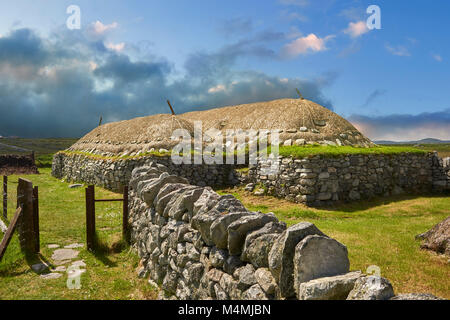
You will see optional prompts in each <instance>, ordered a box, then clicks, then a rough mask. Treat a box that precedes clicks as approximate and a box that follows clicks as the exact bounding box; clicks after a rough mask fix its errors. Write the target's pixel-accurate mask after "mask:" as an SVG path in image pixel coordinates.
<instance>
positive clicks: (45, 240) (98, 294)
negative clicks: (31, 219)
mask: <svg viewBox="0 0 450 320" xmlns="http://www.w3.org/2000/svg"><path fill="white" fill-rule="evenodd" d="M39 170H40V173H41V174H40V175H32V176H24V177H25V178H27V179H29V180H31V181H32V182H33V184H34V185H37V186H39V201H40V203H39V208H40V235H41V253H42V258H44V259H45V260H49V261H50V260H51V259H50V257H51V255H52V252H53V250H50V249H48V248H47V245H49V244H59V245H61V246H64V245H68V244H71V243H84V244H85V243H86V240H85V200H84V188H79V189H70V188H68V184H67V183H63V182H61V181H59V180H57V179H55V178H53V177H51V174H50V171H51V170H50V168H40V169H39ZM17 179H18V177H17V176H11V177H9V190H10V193H9V197H8V205H9V208H8V217H9V218H10V219H11V217H12V215H13V214H14V207H15V205H14V204H15V202H16V199H15V193H16V192H15V190H16V187H17ZM96 196H97V197H99V198H100V197H101V198H120V195H117V194H114V193H112V192H109V191H106V190H103V189H101V188H96ZM121 206H122V204H121V203H120V202H109V203H97V204H96V225H97V226H96V227H97V234H98V239H99V241H100V242H101V244H102V249H103V250H101V251H100V252H98V253H96V254H93V253H91V252H89V251H87V250H86V248H85V247H84V248H81V249H77V250H80V254H79V259H83V260H84V261H85V262H86V264H87V272H86V273H84V274H83V275H82V276H81V285H82V287H81V289H80V290H70V289H68V288H67V287H66V281H67V274H63V276H62V277H61V278H59V279H55V280H43V279H40V278H39V275H37V274H35V273H34V272H33V271H31V269H30V267H29V264H31V263H35V262H36V260H35V259H32V260H28V261H27V258H26V257H25V256H24V255H23V254H22V252H21V251H20V247H19V242H18V238H17V235H14V237H13V239H12V241H11V243H10V245H9V247H8V249H7V251H6V254H5V256H4V258H3V260H2V261H1V262H0V299H49V300H54V299H154V298H156V292H155V291H154V290H153V289H152V288H151V286H150V285H149V284H148V283H147V281H145V280H143V279H139V278H138V277H137V275H136V272H135V269H136V268H137V266H138V263H139V258H138V257H137V255H136V254H135V253H134V252H133V251H132V250H131V249H130V248H129V247H127V246H125V245H124V243H123V242H122V233H121V232H122V208H121ZM77 259H78V258H77Z"/></svg>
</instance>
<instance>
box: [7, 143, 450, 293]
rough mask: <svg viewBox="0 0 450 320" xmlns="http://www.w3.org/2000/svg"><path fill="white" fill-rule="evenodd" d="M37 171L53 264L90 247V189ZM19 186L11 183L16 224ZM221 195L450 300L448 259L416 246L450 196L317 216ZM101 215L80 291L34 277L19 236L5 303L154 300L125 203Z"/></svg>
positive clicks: (263, 200)
mask: <svg viewBox="0 0 450 320" xmlns="http://www.w3.org/2000/svg"><path fill="white" fill-rule="evenodd" d="M0 141H2V142H3V141H4V140H0ZM41 142H42V145H39V143H37V142H35V143H37V148H40V150H41V151H40V152H41V153H40V156H45V155H47V156H45V158H46V159H47V161H48V162H49V161H50V159H51V156H50V155H49V154H51V153H52V152H54V151H51V150H55V149H58V148H62V149H65V148H66V147H67V146H68V145H70V144H72V142H73V141H70V142H69V141H68V140H64V141H61V142H58V144H57V145H55V146H50V145H49V140H45V141H44V140H41ZM15 145H17V144H15ZM391 147H392V146H391ZM444 152H445V151H444ZM43 161H44V160H43ZM39 171H40V174H39V175H32V176H26V178H27V179H29V180H31V181H32V182H33V183H34V185H37V186H39V191H40V230H41V251H42V252H41V253H42V256H41V258H43V259H45V260H51V259H50V257H51V254H52V250H50V249H48V248H47V245H49V244H59V245H61V246H64V245H68V244H71V243H85V202H84V201H85V200H84V188H81V189H70V188H69V187H68V186H69V184H68V183H66V182H62V181H60V180H58V179H55V178H53V177H52V176H51V170H50V168H48V165H45V164H44V167H41V168H39ZM17 179H18V177H17V176H11V177H10V178H9V182H10V186H9V190H10V191H11V192H10V193H9V198H8V203H9V213H8V216H9V217H10V218H11V216H12V215H13V213H14V206H15V203H16V198H15V189H16V186H17ZM96 190H97V196H98V197H102V198H116V197H120V195H117V194H114V193H112V192H109V191H106V190H103V189H101V188H96ZM220 192H222V193H232V194H234V195H235V196H236V197H238V198H239V199H241V200H242V202H243V203H244V205H246V206H247V207H248V208H249V209H251V210H260V211H262V212H269V211H272V212H274V213H275V214H276V215H277V216H278V217H279V219H281V220H283V221H285V222H287V223H288V224H289V225H291V224H294V223H297V222H299V221H310V222H312V223H314V224H316V225H317V226H318V227H319V228H320V229H321V230H322V231H323V232H324V233H326V234H328V235H329V236H331V237H334V238H336V239H337V240H339V241H341V242H342V243H344V244H345V245H346V246H347V247H348V251H349V257H350V262H351V269H352V270H362V271H366V269H367V267H368V266H370V265H377V266H379V267H380V269H381V275H382V276H384V277H387V278H388V279H389V280H390V281H391V282H392V283H393V286H394V289H395V291H396V292H399V293H407V292H428V293H432V294H435V295H437V296H441V297H444V298H447V299H450V263H449V259H448V257H444V256H439V255H437V254H434V253H432V252H428V251H423V250H420V242H419V241H416V240H415V239H414V237H415V235H417V234H419V233H422V232H425V231H427V230H429V229H430V228H431V227H432V226H433V225H435V224H436V223H438V222H440V221H442V220H444V219H445V218H446V217H448V216H449V215H450V197H448V196H447V197H446V196H429V195H424V196H420V197H418V196H403V197H389V198H378V199H374V200H371V201H361V202H355V203H352V204H342V205H339V206H335V207H332V208H323V209H320V210H318V209H311V208H307V207H305V206H303V205H300V204H294V203H290V202H287V201H284V200H280V199H276V198H273V197H255V196H253V195H251V194H250V193H247V192H245V191H243V190H242V188H235V189H226V190H220ZM96 209H97V230H98V237H99V239H100V241H101V243H102V244H103V245H102V248H103V249H102V250H101V251H100V252H98V253H97V254H93V253H91V252H89V251H87V250H86V248H81V249H79V250H80V256H79V258H80V259H83V260H84V261H85V262H86V264H87V267H86V269H87V272H86V273H84V274H83V275H82V276H81V285H82V288H81V289H80V290H70V289H68V288H67V287H66V280H67V275H66V274H64V275H63V277H61V278H59V279H55V280H44V279H41V278H40V277H39V275H37V274H36V273H34V272H33V271H31V269H30V264H31V263H34V262H36V261H35V260H30V259H27V258H26V257H24V256H23V254H22V253H21V251H20V249H19V243H18V239H17V236H14V238H13V240H12V242H11V244H10V247H9V248H8V250H7V252H6V255H5V257H4V259H3V261H1V262H0V299H155V298H156V291H155V290H154V289H153V288H152V287H151V286H150V285H149V284H148V283H147V281H146V280H143V279H139V278H138V277H137V274H136V271H135V270H136V268H137V267H138V263H139V258H138V257H137V255H136V254H135V253H134V252H133V251H132V250H130V248H129V247H128V246H127V245H125V244H124V243H123V241H122V239H121V204H120V203H98V204H97V206H96Z"/></svg>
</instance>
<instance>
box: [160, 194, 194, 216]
mask: <svg viewBox="0 0 450 320" xmlns="http://www.w3.org/2000/svg"><path fill="white" fill-rule="evenodd" d="M202 193H203V188H196V189H191V190H187V191H184V192H183V193H182V194H180V195H179V196H178V197H176V198H175V197H173V198H172V200H174V199H176V200H175V201H174V202H173V203H172V200H171V201H169V203H170V204H171V205H168V206H167V207H166V208H165V210H164V214H163V215H164V216H166V214H165V213H166V211H167V212H168V213H167V216H168V217H170V218H172V219H175V220H181V218H182V216H183V215H184V214H185V213H187V214H188V215H189V216H192V209H193V206H194V202H195V201H197V199H198V198H199V197H200V195H201V194H202ZM167 209H169V210H167Z"/></svg>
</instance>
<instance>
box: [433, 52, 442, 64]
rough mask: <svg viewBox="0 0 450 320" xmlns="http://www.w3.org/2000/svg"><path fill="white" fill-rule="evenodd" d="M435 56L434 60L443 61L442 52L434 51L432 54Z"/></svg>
mask: <svg viewBox="0 0 450 320" xmlns="http://www.w3.org/2000/svg"><path fill="white" fill-rule="evenodd" d="M431 56H432V57H433V59H434V60H436V61H437V62H442V56H441V55H440V54H435V53H433V54H432V55H431Z"/></svg>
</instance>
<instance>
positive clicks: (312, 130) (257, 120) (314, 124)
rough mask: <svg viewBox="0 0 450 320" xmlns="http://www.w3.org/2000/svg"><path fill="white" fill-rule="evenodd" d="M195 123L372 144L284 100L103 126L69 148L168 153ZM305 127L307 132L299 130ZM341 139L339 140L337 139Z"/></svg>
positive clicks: (300, 102) (326, 116)
mask: <svg viewBox="0 0 450 320" xmlns="http://www.w3.org/2000/svg"><path fill="white" fill-rule="evenodd" d="M194 121H202V125H203V132H205V131H206V130H207V129H210V128H216V129H219V130H222V132H225V131H226V130H233V129H235V130H237V129H242V130H248V129H255V130H260V129H268V130H275V129H278V130H280V140H281V141H282V142H283V141H286V140H292V143H294V142H295V141H296V140H297V139H304V140H305V141H307V142H320V143H326V144H327V143H328V144H342V145H359V146H370V145H372V142H371V141H370V140H369V139H368V138H366V137H364V136H363V135H362V134H361V133H360V132H359V131H358V130H357V129H356V128H355V127H354V126H353V125H352V124H351V123H350V122H348V121H347V120H345V119H344V118H342V117H341V116H339V115H337V114H336V113H334V112H332V111H331V110H329V109H327V108H324V107H322V106H320V105H318V104H317V103H314V102H312V101H309V100H306V99H280V100H273V101H266V102H257V103H249V104H243V105H237V106H227V107H221V108H214V109H209V110H205V111H191V112H187V113H184V114H180V115H176V116H172V115H169V114H157V115H151V116H147V117H141V118H135V119H131V120H124V121H119V122H114V123H108V124H105V125H102V126H100V127H98V128H96V129H94V130H92V131H91V132H90V133H88V134H87V135H85V136H84V137H83V138H81V139H80V140H79V141H78V142H77V143H76V144H74V145H73V146H72V147H71V148H70V149H69V150H76V151H86V152H93V153H102V152H105V153H111V154H122V153H126V154H130V153H136V152H145V151H149V150H150V149H152V148H154V149H156V150H158V149H159V148H165V149H170V148H172V147H173V146H174V145H175V144H176V143H177V142H176V141H172V140H171V139H170V137H171V135H172V132H173V130H175V129H178V128H183V129H186V130H188V131H189V133H190V134H191V135H192V136H193V128H194ZM301 127H305V128H307V129H308V130H307V132H302V131H300V128H301ZM336 139H338V140H339V141H336Z"/></svg>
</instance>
